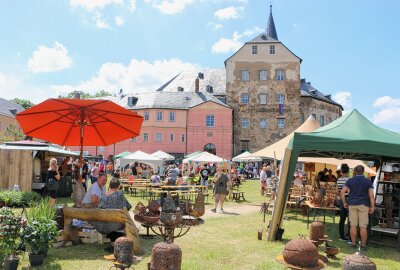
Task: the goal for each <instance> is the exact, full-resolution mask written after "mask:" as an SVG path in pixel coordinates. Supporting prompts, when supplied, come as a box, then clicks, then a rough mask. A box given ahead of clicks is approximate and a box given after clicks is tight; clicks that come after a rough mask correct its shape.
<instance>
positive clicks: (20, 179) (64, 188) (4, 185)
mask: <svg viewBox="0 0 400 270" xmlns="http://www.w3.org/2000/svg"><path fill="white" fill-rule="evenodd" d="M78 156H79V154H77V153H74V152H71V151H67V150H65V149H63V148H61V147H59V146H58V145H52V144H47V143H41V142H36V141H17V142H6V143H5V144H3V145H0V180H1V181H0V189H8V188H9V187H11V186H14V185H18V186H19V188H20V189H21V190H22V191H31V190H37V191H42V190H43V189H44V186H45V181H46V175H47V170H48V168H49V161H50V159H51V158H53V157H54V158H56V159H57V160H58V164H61V163H62V161H63V160H64V159H65V157H78ZM60 173H62V171H60ZM71 192H72V187H71V175H67V174H65V175H62V176H61V179H60V184H59V192H58V193H59V195H60V196H70V195H71Z"/></svg>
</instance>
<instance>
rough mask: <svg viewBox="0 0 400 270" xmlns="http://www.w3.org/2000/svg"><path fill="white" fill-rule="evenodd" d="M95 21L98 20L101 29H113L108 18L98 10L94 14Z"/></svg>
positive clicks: (97, 23) (97, 25)
mask: <svg viewBox="0 0 400 270" xmlns="http://www.w3.org/2000/svg"><path fill="white" fill-rule="evenodd" d="M93 19H94V21H95V22H96V27H97V28H99V29H111V27H110V25H109V24H108V22H107V20H106V19H105V18H104V17H103V14H102V13H100V12H96V13H95V14H94V16H93Z"/></svg>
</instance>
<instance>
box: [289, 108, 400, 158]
mask: <svg viewBox="0 0 400 270" xmlns="http://www.w3.org/2000/svg"><path fill="white" fill-rule="evenodd" d="M288 148H289V149H293V151H294V152H297V154H300V156H303V157H334V158H350V159H362V160H374V159H380V158H381V157H387V158H388V159H389V158H394V159H396V160H400V134H399V133H396V132H393V131H390V130H387V129H384V128H381V127H378V126H376V125H374V124H373V123H372V122H371V121H369V120H368V119H367V118H365V117H364V116H363V115H362V114H360V113H359V112H358V111H357V110H353V111H352V112H350V113H348V114H346V115H344V116H342V117H340V118H338V119H336V120H335V121H333V122H331V123H330V124H328V125H326V126H323V127H321V128H319V129H317V130H315V131H314V132H309V133H295V134H294V136H293V139H292V140H291V142H290V143H289V145H288Z"/></svg>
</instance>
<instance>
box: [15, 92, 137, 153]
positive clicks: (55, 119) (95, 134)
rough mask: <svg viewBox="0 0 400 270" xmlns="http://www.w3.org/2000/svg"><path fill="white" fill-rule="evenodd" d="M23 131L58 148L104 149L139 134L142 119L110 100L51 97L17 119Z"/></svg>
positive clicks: (20, 114)
mask: <svg viewBox="0 0 400 270" xmlns="http://www.w3.org/2000/svg"><path fill="white" fill-rule="evenodd" d="M16 118H17V120H18V122H19V124H20V126H21V128H22V130H23V132H24V133H25V134H26V135H29V136H32V137H34V138H39V139H42V140H46V141H49V142H53V143H56V144H60V145H68V146H80V147H81V158H82V151H83V146H103V145H104V146H106V145H110V144H113V143H116V142H119V141H123V140H126V139H128V138H132V137H136V136H137V135H139V133H140V129H141V126H142V122H143V117H142V116H140V115H138V114H136V113H133V112H131V111H129V110H127V109H125V108H123V107H121V106H119V105H117V104H115V103H113V102H111V101H109V100H95V99H85V100H81V99H55V98H51V99H48V100H45V101H43V102H42V103H39V104H38V105H36V106H34V107H32V108H30V109H28V110H25V111H23V112H20V113H18V114H17V116H16Z"/></svg>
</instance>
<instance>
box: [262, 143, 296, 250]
mask: <svg viewBox="0 0 400 270" xmlns="http://www.w3.org/2000/svg"><path fill="white" fill-rule="evenodd" d="M291 157H292V150H291V149H288V148H286V150H285V156H284V159H285V160H284V163H283V166H282V171H281V172H280V177H279V187H278V194H277V196H276V197H275V203H274V211H273V213H272V219H271V224H270V229H269V234H268V241H270V242H271V241H275V237H276V234H277V232H278V228H279V223H280V220H281V213H282V211H283V210H284V204H285V203H286V202H285V201H284V200H285V190H286V185H287V181H286V179H287V178H288V173H289V165H290V160H291Z"/></svg>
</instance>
